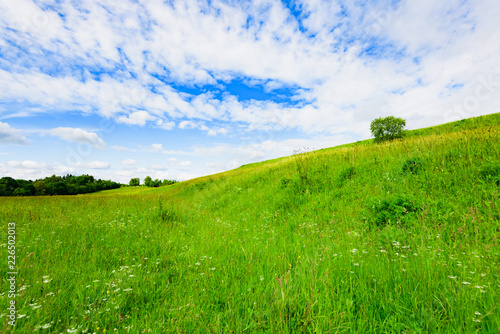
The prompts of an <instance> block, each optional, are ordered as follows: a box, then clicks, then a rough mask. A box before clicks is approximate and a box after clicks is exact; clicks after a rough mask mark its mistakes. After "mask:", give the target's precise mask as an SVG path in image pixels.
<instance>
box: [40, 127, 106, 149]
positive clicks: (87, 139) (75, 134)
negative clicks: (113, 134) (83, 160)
mask: <svg viewBox="0 0 500 334" xmlns="http://www.w3.org/2000/svg"><path fill="white" fill-rule="evenodd" d="M49 134H50V135H52V136H56V137H59V138H61V139H64V140H67V141H71V142H75V143H80V144H90V145H92V147H95V148H101V149H103V148H105V147H106V143H104V141H103V140H102V139H101V138H100V137H99V136H98V135H97V134H96V133H93V132H88V131H85V130H83V129H79V128H68V127H58V128H55V129H52V130H50V131H49Z"/></svg>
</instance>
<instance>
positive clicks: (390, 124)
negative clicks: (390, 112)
mask: <svg viewBox="0 0 500 334" xmlns="http://www.w3.org/2000/svg"><path fill="white" fill-rule="evenodd" d="M405 126H406V121H405V120H404V119H402V118H399V117H394V116H388V117H385V118H383V117H380V118H376V119H374V120H373V121H372V122H371V124H370V130H371V132H372V135H373V136H374V137H375V141H376V142H381V141H386V140H393V139H396V138H402V137H403V136H404V133H405V132H404V128H405Z"/></svg>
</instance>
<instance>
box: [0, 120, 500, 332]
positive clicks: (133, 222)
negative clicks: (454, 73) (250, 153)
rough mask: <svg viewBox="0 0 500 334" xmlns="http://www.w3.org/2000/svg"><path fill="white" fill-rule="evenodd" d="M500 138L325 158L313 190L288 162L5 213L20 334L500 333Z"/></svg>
mask: <svg viewBox="0 0 500 334" xmlns="http://www.w3.org/2000/svg"><path fill="white" fill-rule="evenodd" d="M492 117H493V116H492ZM494 117H497V116H496V115H494ZM475 124H476V123H475ZM448 127H449V130H450V131H451V130H452V129H453V127H452V126H448ZM499 130H500V127H499V126H498V125H494V126H489V123H488V120H487V119H486V120H485V121H484V122H483V124H482V126H477V124H476V126H475V129H471V130H463V129H461V130H460V131H454V132H449V131H447V132H443V133H441V132H440V133H438V134H431V133H427V135H426V136H416V135H415V136H410V137H408V138H407V139H405V140H402V141H395V142H389V143H384V144H379V145H374V144H372V143H362V144H358V145H351V146H344V147H339V148H332V149H327V150H322V151H319V152H313V153H309V157H308V163H309V167H308V170H307V173H308V175H307V181H302V179H301V177H300V176H299V173H298V172H297V166H296V161H295V158H294V157H288V158H283V159H277V160H273V161H271V162H267V163H259V164H254V165H249V166H244V167H242V168H239V169H236V170H233V171H230V172H227V173H222V174H218V175H213V176H207V177H203V178H199V179H196V180H191V181H188V182H183V183H179V184H176V185H174V186H169V187H162V188H158V189H152V188H126V189H120V190H118V191H117V190H114V191H106V192H102V193H98V194H93V195H85V196H74V197H57V196H55V197H37V198H2V199H1V200H0V201H1V202H0V209H1V211H0V212H1V213H0V219H1V221H2V226H4V229H3V230H2V232H1V233H2V238H3V240H6V228H5V226H6V224H7V222H12V221H13V222H15V223H16V225H17V240H18V241H17V256H18V259H17V262H18V268H17V270H18V272H19V275H18V277H17V289H18V296H17V314H18V316H23V317H21V318H19V319H17V321H16V327H17V328H16V330H17V332H20V333H21V332H32V331H36V332H47V333H52V332H54V333H62V332H64V333H67V332H78V333H94V332H95V333H102V332H104V331H105V332H115V330H116V332H119V333H123V332H130V333H142V332H151V333H161V332H182V333H212V332H213V333H228V332H237V333H261V332H266V333H292V332H293V333H297V332H306V333H313V332H318V333H337V332H338V333H352V332H358V333H405V332H406V333H420V332H442V333H475V332H477V333H497V332H498V330H499V328H500V320H499V319H500V317H499V313H498V312H499V310H498V305H500V298H499V291H500V278H499V276H498V275H499V272H500V270H499V261H500V256H499V253H500V247H499V238H498V236H499V232H500V231H499V230H500V222H499V221H500V214H499V212H500V207H499V197H500V192H499V188H498V185H497V183H495V176H494V175H491V174H492V173H494V172H495V169H494V168H491V167H488V168H485V167H484V166H495V164H496V165H498V164H499V163H500V140H499V138H500V137H499ZM415 161H417V162H418V163H415ZM405 166H406V167H405ZM408 166H411V168H410V167H408ZM415 166H418V167H415ZM120 194H128V196H121V195H120ZM104 195H106V196H104ZM402 203H403V204H402ZM408 203H411V204H408ZM405 210H406V211H405ZM2 247H3V248H4V249H5V247H6V245H5V244H3V245H2ZM3 254H4V258H5V262H6V259H7V256H6V251H5V252H3ZM6 271H7V270H4V272H6ZM4 276H5V275H4ZM3 286H4V288H3V291H2V292H1V293H3V294H2V295H1V299H0V308H1V309H0V315H2V317H1V318H0V319H2V320H3V322H4V323H5V326H4V327H3V328H4V329H5V331H8V330H9V329H10V327H8V326H7V324H6V323H7V319H6V317H5V313H6V312H4V311H3V310H6V307H7V306H6V305H7V303H8V298H7V295H6V293H4V291H7V282H6V281H4V282H3ZM2 330H3V329H2Z"/></svg>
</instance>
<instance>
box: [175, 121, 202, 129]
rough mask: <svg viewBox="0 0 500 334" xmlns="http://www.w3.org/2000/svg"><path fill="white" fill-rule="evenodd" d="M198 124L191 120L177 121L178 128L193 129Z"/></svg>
mask: <svg viewBox="0 0 500 334" xmlns="http://www.w3.org/2000/svg"><path fill="white" fill-rule="evenodd" d="M197 127H198V126H197V125H196V124H194V123H193V122H191V121H182V122H180V123H179V128H180V129H195V128H197Z"/></svg>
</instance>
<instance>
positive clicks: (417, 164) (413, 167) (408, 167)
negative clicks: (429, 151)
mask: <svg viewBox="0 0 500 334" xmlns="http://www.w3.org/2000/svg"><path fill="white" fill-rule="evenodd" d="M422 169H423V160H422V159H421V158H410V159H407V160H406V161H405V162H404V163H403V166H402V167H401V173H402V174H408V173H409V174H418V173H419V172H421V171H422Z"/></svg>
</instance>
